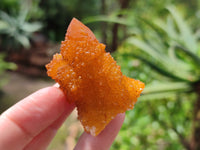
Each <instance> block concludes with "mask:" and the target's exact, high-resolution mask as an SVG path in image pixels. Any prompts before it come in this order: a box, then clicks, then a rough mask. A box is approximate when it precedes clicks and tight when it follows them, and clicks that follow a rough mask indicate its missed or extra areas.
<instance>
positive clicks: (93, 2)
mask: <svg viewBox="0 0 200 150" xmlns="http://www.w3.org/2000/svg"><path fill="white" fill-rule="evenodd" d="M199 8H200V0H159V1H155V0H140V1H139V0H84V1H83V0H59V1H58V0H48V1H46V0H1V1H0V113H1V112H3V111H4V110H6V109H7V108H8V107H10V106H12V105H13V104H15V103H16V102H17V101H18V100H20V99H22V98H23V97H25V96H27V95H29V94H30V93H32V92H34V91H36V90H37V89H40V88H42V87H46V86H50V85H53V84H54V82H53V81H52V80H51V79H50V78H48V77H47V75H46V70H45V67H44V66H45V64H47V63H48V62H49V61H50V60H51V58H52V55H53V54H54V53H56V52H59V47H60V42H61V41H62V40H64V36H65V32H66V29H67V26H68V24H69V22H70V20H71V19H72V18H73V17H76V18H77V19H79V20H81V21H82V22H83V23H84V24H86V25H87V26H88V27H90V28H91V30H92V31H93V32H94V33H95V35H96V37H97V38H98V39H99V41H100V42H102V43H105V44H106V45H107V47H106V50H107V51H108V52H111V54H112V56H113V57H114V58H115V59H116V60H117V62H118V64H119V65H120V66H121V69H122V71H123V73H124V74H125V75H127V76H129V77H133V78H136V79H139V80H141V81H143V82H144V83H145V84H146V88H145V90H144V92H143V93H142V96H141V97H140V98H139V100H138V102H137V104H136V107H135V109H134V110H131V111H128V112H127V113H126V119H125V122H124V124H123V127H122V129H121V131H120V133H119V135H118V137H117V139H116V140H115V142H114V143H113V145H112V147H111V150H115V149H120V150H132V149H134V150H141V149H146V150H169V149H170V150H199V149H200V41H199V39H200V9H199ZM82 131H83V129H82V127H81V126H80V123H79V122H78V121H77V120H76V112H73V114H72V115H71V116H70V118H69V119H68V120H67V121H66V123H65V124H64V125H63V126H62V127H61V129H60V130H59V132H58V134H57V136H56V137H55V139H54V140H53V142H52V143H51V145H50V146H49V148H48V149H49V150H62V149H64V148H67V149H68V150H71V149H73V146H74V144H75V143H76V141H77V139H78V137H79V136H80V133H81V132H82Z"/></svg>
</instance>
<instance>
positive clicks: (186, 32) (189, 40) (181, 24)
mask: <svg viewBox="0 0 200 150" xmlns="http://www.w3.org/2000/svg"><path fill="white" fill-rule="evenodd" d="M167 9H168V10H169V12H170V13H171V15H172V17H173V18H174V21H175V22H176V24H177V27H178V29H179V31H180V34H181V36H180V37H181V38H182V40H183V42H184V44H185V46H186V47H187V49H190V50H191V51H192V52H194V53H196V52H197V49H198V47H197V44H196V43H197V39H196V37H195V36H193V34H192V31H191V28H190V27H189V26H188V24H187V23H186V22H185V21H184V19H183V17H182V16H181V15H180V14H179V12H178V11H177V10H176V9H175V8H174V7H173V6H170V7H167Z"/></svg>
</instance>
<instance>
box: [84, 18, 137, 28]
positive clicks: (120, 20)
mask: <svg viewBox="0 0 200 150" xmlns="http://www.w3.org/2000/svg"><path fill="white" fill-rule="evenodd" d="M82 22H83V23H84V24H89V23H94V22H109V23H118V24H122V25H127V26H132V25H133V22H131V21H127V20H126V19H123V18H119V17H116V16H94V17H88V18H86V19H83V20H82Z"/></svg>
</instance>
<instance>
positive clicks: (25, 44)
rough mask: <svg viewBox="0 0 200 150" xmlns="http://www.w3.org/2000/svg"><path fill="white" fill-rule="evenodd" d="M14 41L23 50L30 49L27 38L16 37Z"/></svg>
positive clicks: (22, 36)
mask: <svg viewBox="0 0 200 150" xmlns="http://www.w3.org/2000/svg"><path fill="white" fill-rule="evenodd" d="M15 39H16V40H17V41H18V42H19V43H20V44H21V45H22V46H23V47H25V48H29V47H30V42H29V39H28V37H27V36H24V35H16V36H15Z"/></svg>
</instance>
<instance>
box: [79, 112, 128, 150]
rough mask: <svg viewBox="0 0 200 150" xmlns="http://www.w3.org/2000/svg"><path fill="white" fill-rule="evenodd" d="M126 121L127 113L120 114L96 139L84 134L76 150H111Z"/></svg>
mask: <svg viewBox="0 0 200 150" xmlns="http://www.w3.org/2000/svg"><path fill="white" fill-rule="evenodd" d="M124 119H125V113H121V114H118V115H117V116H116V117H115V118H114V119H113V120H112V121H111V122H110V123H109V124H108V125H107V126H106V127H105V129H104V130H103V131H102V132H101V133H100V134H99V135H98V136H96V137H94V136H92V135H90V134H88V133H86V132H84V133H83V134H82V136H81V137H80V139H79V141H78V143H77V145H76V147H75V150H78V149H82V150H93V149H95V150H102V149H105V150H106V149H109V148H110V146H111V145H112V143H113V141H114V139H115V138H116V136H117V134H118V132H119V130H120V128H121V126H122V124H123V122H124Z"/></svg>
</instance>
